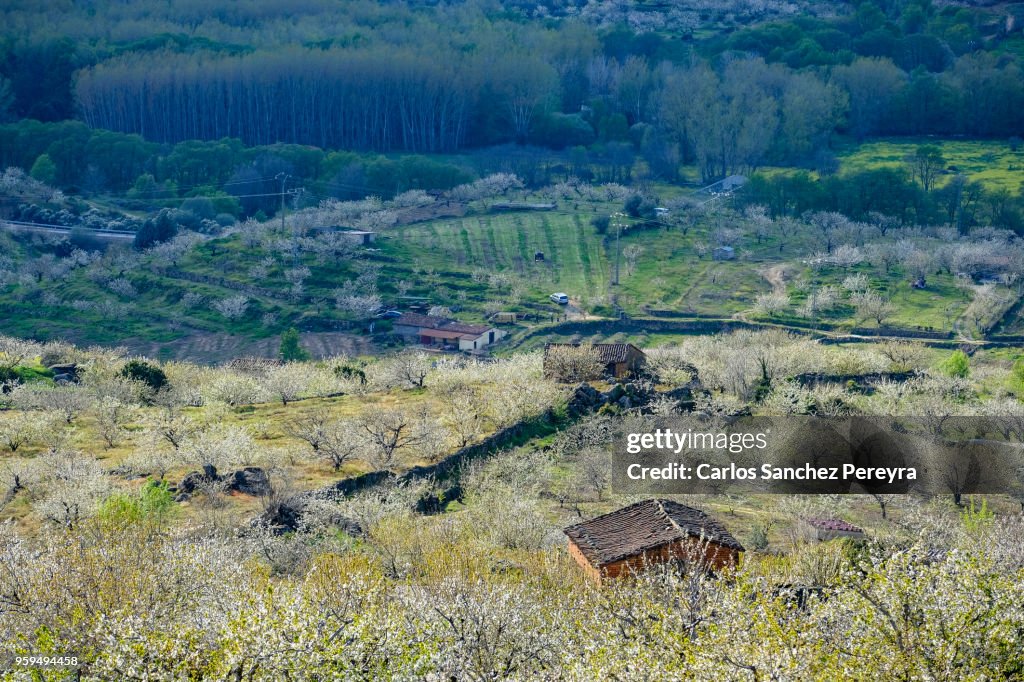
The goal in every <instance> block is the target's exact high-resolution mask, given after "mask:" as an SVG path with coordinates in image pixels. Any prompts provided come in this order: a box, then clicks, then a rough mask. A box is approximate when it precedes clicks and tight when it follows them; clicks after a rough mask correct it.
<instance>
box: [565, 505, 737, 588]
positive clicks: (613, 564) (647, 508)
mask: <svg viewBox="0 0 1024 682" xmlns="http://www.w3.org/2000/svg"><path fill="white" fill-rule="evenodd" d="M563 532H564V533H565V534H566V535H567V536H568V538H569V554H571V555H572V557H573V558H574V559H575V560H576V562H577V563H579V565H580V566H582V567H583V570H584V571H586V573H587V575H588V577H590V578H591V579H592V580H593V581H594V582H596V583H598V584H601V583H602V582H604V581H607V580H609V579H613V578H617V577H620V576H628V575H632V574H635V573H637V572H639V571H643V570H645V569H646V568H649V567H651V566H653V565H655V564H662V563H667V562H671V561H688V562H696V563H699V564H701V565H704V566H706V567H708V568H712V569H720V568H722V567H725V566H735V565H737V564H738V563H739V560H740V553H741V552H743V551H744V550H743V545H741V544H740V543H739V542H737V541H736V538H734V537H733V536H732V535H730V534H729V531H727V530H726V529H725V527H724V526H722V524H720V523H719V522H718V521H716V520H714V519H713V518H711V517H710V516H708V515H707V514H705V513H704V512H702V511H700V510H699V509H694V508H693V507H687V506H685V505H682V504H679V503H678V502H673V501H671V500H662V499H651V500H644V501H643V502H637V503H636V504H631V505H629V506H628V507H623V508H622V509H619V510H618V511H613V512H611V513H610V514H605V515H603V516H598V517H597V518H594V519H591V520H590V521H585V522H583V523H578V524H576V525H575V526H570V527H568V528H566V529H565V530H564V531H563Z"/></svg>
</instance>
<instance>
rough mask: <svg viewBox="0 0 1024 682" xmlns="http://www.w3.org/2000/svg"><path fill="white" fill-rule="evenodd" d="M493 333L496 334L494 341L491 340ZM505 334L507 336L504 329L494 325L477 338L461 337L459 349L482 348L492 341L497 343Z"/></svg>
mask: <svg viewBox="0 0 1024 682" xmlns="http://www.w3.org/2000/svg"><path fill="white" fill-rule="evenodd" d="M491 334H493V335H494V341H493V342H492V341H491ZM503 336H505V332H504V331H502V330H501V329H497V328H494V327H492V328H491V329H489V330H487V331H485V332H484V333H483V334H481V335H480V336H478V337H477V338H475V339H459V350H480V349H481V348H486V347H487V346H489V345H491V343H497V342H498V340H499V339H500V338H501V337H503Z"/></svg>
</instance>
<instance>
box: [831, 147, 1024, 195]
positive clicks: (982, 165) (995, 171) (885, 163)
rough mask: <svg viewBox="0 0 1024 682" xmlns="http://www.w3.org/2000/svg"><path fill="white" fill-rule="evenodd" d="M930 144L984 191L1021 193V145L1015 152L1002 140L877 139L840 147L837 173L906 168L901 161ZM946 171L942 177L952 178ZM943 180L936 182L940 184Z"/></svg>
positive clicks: (1023, 161)
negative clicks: (981, 185)
mask: <svg viewBox="0 0 1024 682" xmlns="http://www.w3.org/2000/svg"><path fill="white" fill-rule="evenodd" d="M924 144H928V145H934V146H936V147H938V148H939V149H941V150H942V155H943V156H944V157H945V159H946V166H947V168H948V167H956V168H957V169H958V170H959V172H961V173H963V174H965V175H966V176H967V178H968V179H969V180H972V181H976V182H980V183H982V184H983V185H984V186H985V187H986V188H987V189H990V190H992V189H1005V190H1008V191H1010V192H1012V193H1017V192H1019V191H1021V187H1022V183H1024V145H1022V146H1021V147H1020V148H1019V149H1018V150H1017V151H1016V152H1015V151H1013V150H1011V149H1010V144H1009V142H1007V141H1005V140H949V139H945V140H943V139H934V138H919V139H916V140H909V141H908V140H905V139H901V140H899V141H895V140H879V141H875V142H866V143H864V144H860V145H852V144H851V145H850V146H848V147H844V148H840V150H839V154H838V156H839V160H840V163H841V166H840V173H852V172H857V171H864V170H870V169H873V168H881V167H889V168H902V167H906V161H905V160H904V159H905V158H906V157H907V156H908V155H909V154H912V153H913V152H914V150H916V149H917V148H918V147H919V146H921V145H924ZM952 175H953V173H952V172H949V173H948V174H947V175H946V176H945V177H946V178H947V179H948V178H950V177H952ZM944 182H945V180H942V181H940V184H942V183H944Z"/></svg>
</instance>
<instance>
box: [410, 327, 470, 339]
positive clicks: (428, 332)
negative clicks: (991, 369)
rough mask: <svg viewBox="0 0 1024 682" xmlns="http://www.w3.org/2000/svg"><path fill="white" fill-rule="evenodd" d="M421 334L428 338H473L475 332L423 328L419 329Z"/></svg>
mask: <svg viewBox="0 0 1024 682" xmlns="http://www.w3.org/2000/svg"><path fill="white" fill-rule="evenodd" d="M419 334H420V336H426V337H427V338H428V339H472V338H474V335H473V334H463V333H462V332H450V331H448V330H447V329H421V330H420V331H419Z"/></svg>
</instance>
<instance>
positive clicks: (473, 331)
mask: <svg viewBox="0 0 1024 682" xmlns="http://www.w3.org/2000/svg"><path fill="white" fill-rule="evenodd" d="M395 324H400V325H405V326H408V327H419V328H420V329H436V330H438V331H444V332H454V333H456V334H469V335H471V336H473V337H476V336H480V335H481V334H484V333H486V332H488V331H490V330H491V329H493V327H488V326H486V325H482V324H466V323H465V322H459V321H458V320H451V319H448V318H447V317H437V316H436V315H420V314H419V313H402V316H401V317H399V318H398V319H396V320H395ZM451 338H454V337H451Z"/></svg>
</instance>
